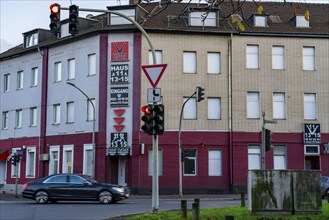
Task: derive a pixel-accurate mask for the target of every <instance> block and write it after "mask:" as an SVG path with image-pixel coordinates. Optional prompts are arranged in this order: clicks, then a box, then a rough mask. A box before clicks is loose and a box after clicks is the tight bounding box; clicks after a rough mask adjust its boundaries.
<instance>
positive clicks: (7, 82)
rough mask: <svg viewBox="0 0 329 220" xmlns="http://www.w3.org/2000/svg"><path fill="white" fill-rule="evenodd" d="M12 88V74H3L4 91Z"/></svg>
mask: <svg viewBox="0 0 329 220" xmlns="http://www.w3.org/2000/svg"><path fill="white" fill-rule="evenodd" d="M9 90H10V74H9V73H8V74H5V75H4V76H3V91H4V92H8V91H9Z"/></svg>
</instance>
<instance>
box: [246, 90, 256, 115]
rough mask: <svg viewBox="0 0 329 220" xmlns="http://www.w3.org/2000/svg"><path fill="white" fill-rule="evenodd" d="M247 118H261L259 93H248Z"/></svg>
mask: <svg viewBox="0 0 329 220" xmlns="http://www.w3.org/2000/svg"><path fill="white" fill-rule="evenodd" d="M247 118H259V93H258V92H248V93H247Z"/></svg>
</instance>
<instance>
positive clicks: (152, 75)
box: [142, 64, 167, 88]
mask: <svg viewBox="0 0 329 220" xmlns="http://www.w3.org/2000/svg"><path fill="white" fill-rule="evenodd" d="M166 68H167V64H155V65H147V66H142V69H143V71H144V73H145V75H146V77H147V78H148V80H149V81H150V83H151V85H152V87H153V88H155V87H156V86H157V84H158V82H159V81H160V78H161V76H162V74H163V73H164V71H165V69H166Z"/></svg>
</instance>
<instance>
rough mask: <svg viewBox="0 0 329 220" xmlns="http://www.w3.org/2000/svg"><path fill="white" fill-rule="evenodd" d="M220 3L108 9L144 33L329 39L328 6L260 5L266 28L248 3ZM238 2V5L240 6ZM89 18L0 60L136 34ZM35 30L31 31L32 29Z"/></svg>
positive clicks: (253, 5) (130, 28)
mask: <svg viewBox="0 0 329 220" xmlns="http://www.w3.org/2000/svg"><path fill="white" fill-rule="evenodd" d="M239 2H240V5H237V1H233V3H234V4H231V2H230V1H229V2H227V1H225V2H223V3H220V4H219V5H217V6H212V7H208V6H207V5H206V4H188V3H170V4H167V5H162V7H160V6H159V3H149V4H145V5H140V6H136V5H127V6H114V7H108V9H109V10H122V9H125V8H136V10H137V12H136V15H137V16H136V21H137V22H138V23H139V24H140V25H141V26H142V27H143V28H144V29H145V30H146V32H164V33H188V34H193V33H197V34H202V33H203V34H231V33H234V34H241V35H263V36H269V35H270V36H276V35H279V36H282V35H283V36H292V37H298V36H301V37H305V36H306V37H321V38H329V4H308V3H288V2H285V3H283V2H260V3H258V5H262V6H263V13H262V15H265V16H267V17H268V19H267V21H268V23H267V26H266V27H254V26H252V21H251V18H252V16H253V15H255V14H256V15H257V8H258V5H257V4H256V3H255V2H252V1H250V2H249V1H239ZM241 2H242V3H241ZM296 9H298V13H300V14H301V15H304V13H305V11H306V10H308V11H309V18H310V19H309V27H306V28H300V27H296V25H295V22H294V19H293V18H294V17H295V13H296ZM189 11H203V12H205V13H206V12H215V13H216V14H217V15H218V16H217V26H216V27H206V26H205V27H202V26H189V25H188V12H189ZM232 13H233V14H238V15H236V16H237V17H241V18H242V21H241V22H242V24H243V26H244V27H245V31H240V30H239V29H238V28H237V25H236V24H233V23H232V16H231V15H232ZM93 19H97V20H101V22H99V23H95V22H90V25H89V26H85V27H84V28H80V29H79V34H77V35H75V37H72V36H69V37H65V38H61V39H58V38H56V37H55V36H54V35H52V36H51V37H49V38H47V39H45V40H44V41H42V42H39V44H38V45H36V46H32V47H28V48H24V47H23V45H19V46H16V47H13V48H11V49H9V50H8V51H5V52H3V53H1V54H0V60H4V59H8V58H10V57H12V56H17V55H19V54H21V53H26V52H27V53H28V52H31V51H35V50H37V48H41V49H42V48H43V47H53V46H56V45H58V44H66V43H70V42H72V41H75V40H78V39H80V38H83V37H88V36H91V35H95V34H99V33H100V32H110V31H111V32H113V31H119V32H122V31H138V30H137V28H136V27H135V26H134V25H132V24H131V25H115V26H114V25H112V26H108V25H107V22H106V19H107V15H105V14H103V15H99V16H96V17H93ZM34 30H35V29H34ZM26 33H29V32H26Z"/></svg>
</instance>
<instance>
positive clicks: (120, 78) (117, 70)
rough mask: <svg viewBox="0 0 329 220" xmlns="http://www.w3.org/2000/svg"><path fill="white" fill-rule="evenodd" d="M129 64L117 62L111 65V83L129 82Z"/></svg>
mask: <svg viewBox="0 0 329 220" xmlns="http://www.w3.org/2000/svg"><path fill="white" fill-rule="evenodd" d="M128 72H129V65H128V64H117V65H111V84H112V85H116V84H127V83H129V81H128V79H129V75H128Z"/></svg>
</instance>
